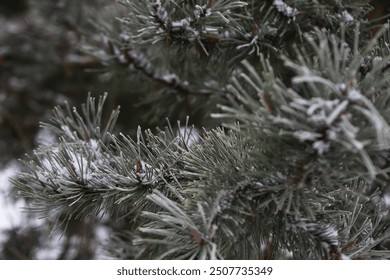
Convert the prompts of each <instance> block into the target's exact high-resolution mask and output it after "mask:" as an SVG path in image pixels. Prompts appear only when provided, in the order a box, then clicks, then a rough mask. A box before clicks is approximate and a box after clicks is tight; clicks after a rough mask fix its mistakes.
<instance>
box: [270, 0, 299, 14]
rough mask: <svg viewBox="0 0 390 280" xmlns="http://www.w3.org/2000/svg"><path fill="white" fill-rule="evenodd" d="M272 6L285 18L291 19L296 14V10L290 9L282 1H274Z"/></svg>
mask: <svg viewBox="0 0 390 280" xmlns="http://www.w3.org/2000/svg"><path fill="white" fill-rule="evenodd" d="M273 6H274V7H275V8H276V9H277V10H278V11H279V12H281V13H283V14H284V15H285V16H287V17H290V18H293V17H295V16H296V15H297V14H298V10H297V9H296V8H293V7H290V6H289V5H287V4H286V3H285V2H284V1H283V0H274V2H273Z"/></svg>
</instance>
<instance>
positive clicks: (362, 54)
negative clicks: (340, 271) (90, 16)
mask: <svg viewBox="0 0 390 280" xmlns="http://www.w3.org/2000/svg"><path fill="white" fill-rule="evenodd" d="M370 2H371V1H368V0H348V1H325V0H317V1H303V0H294V1H289V0H285V1H282V0H263V1H251V0H247V1H228V0H207V1H205V0H194V1H188V0H185V1H184V0H161V1H160V0H142V1H126V2H122V3H121V8H118V9H117V10H116V11H115V13H117V16H118V19H119V22H118V24H105V23H104V22H100V23H97V24H96V26H97V27H98V28H100V30H101V32H102V33H103V34H105V35H104V37H103V38H104V40H103V41H102V44H101V45H100V46H98V47H97V46H96V45H95V46H94V45H91V44H85V46H84V50H85V51H87V52H88V53H90V54H91V55H94V56H95V57H96V59H98V60H99V61H100V62H101V63H102V65H104V67H105V68H104V70H105V74H104V75H106V77H114V76H118V75H123V76H125V75H126V79H130V80H131V81H132V83H133V84H132V87H131V88H129V92H132V93H134V92H140V95H141V96H140V97H139V98H140V99H139V101H140V102H141V103H139V104H140V105H139V107H138V111H134V112H133V113H134V118H135V119H139V120H140V121H139V122H140V123H148V124H149V125H152V124H159V125H160V127H163V126H164V124H163V122H162V121H161V120H162V119H165V118H168V119H169V120H170V121H167V122H166V123H165V128H162V129H158V128H157V129H154V128H153V127H151V129H148V128H146V129H145V128H141V127H138V128H137V129H136V130H135V132H134V133H133V132H129V135H126V134H127V133H126V132H120V131H119V130H118V129H117V128H116V127H115V123H116V120H117V118H118V116H119V108H118V109H116V110H113V111H112V112H110V113H111V115H110V116H109V117H107V118H106V117H104V116H105V113H104V111H105V108H104V102H105V100H106V98H107V95H103V96H101V97H100V98H99V99H98V100H97V99H96V98H93V97H89V98H88V100H87V101H86V103H85V104H83V105H82V106H81V108H71V106H70V105H68V104H66V105H65V106H64V107H61V106H59V107H56V108H55V109H54V111H53V116H52V118H51V120H50V121H49V122H48V123H43V124H42V125H43V126H44V127H46V128H48V129H50V130H51V131H52V132H53V133H55V135H56V136H57V137H58V142H57V143H54V144H48V145H41V146H40V147H38V148H37V149H36V150H35V151H34V153H33V154H32V155H31V156H30V157H29V158H27V159H26V160H25V161H24V163H25V165H26V167H28V169H29V171H28V172H24V173H20V174H19V175H18V176H17V177H16V178H14V179H13V184H14V186H15V187H16V188H17V189H18V192H19V194H20V195H21V196H23V197H24V198H26V199H27V200H28V201H30V202H31V210H32V211H37V212H42V213H44V214H45V215H55V216H56V217H58V224H57V225H56V228H60V226H62V225H65V226H66V225H67V224H68V223H71V222H72V223H74V221H78V220H80V221H83V220H99V218H101V217H105V218H107V217H109V219H110V220H113V221H116V220H124V221H126V224H125V226H124V228H125V230H118V232H117V233H116V234H115V235H114V236H113V238H112V240H110V242H109V243H108V244H105V245H104V248H105V250H106V252H107V254H109V255H111V256H114V257H117V258H126V259H285V258H290V259H347V258H349V259H388V258H390V251H389V250H390V248H389V237H390V227H389V225H390V218H389V215H388V211H389V206H390V203H389V194H388V192H389V186H388V180H389V178H388V177H389V167H388V162H389V159H388V155H389V152H390V149H389V148H390V126H389V121H390V120H389V119H388V118H389V117H388V116H389V113H388V108H387V105H388V104H387V103H388V102H389V101H388V99H389V96H387V94H390V87H389V85H390V84H389V82H390V81H389V78H388V74H389V61H390V56H389V54H390V48H389V38H390V32H389V28H388V25H387V23H384V22H382V21H381V20H383V18H380V17H378V16H375V17H373V16H372V15H373V12H372V6H371V4H373V3H370ZM374 12H377V11H376V10H375V11H374ZM143 112H145V113H143ZM186 116H189V118H186ZM172 119H173V120H175V119H176V120H180V121H179V122H178V124H177V126H176V125H173V124H171V122H172ZM146 120H147V121H146ZM132 122H133V120H132ZM121 229H123V228H122V227H121ZM61 230H66V227H65V228H61Z"/></svg>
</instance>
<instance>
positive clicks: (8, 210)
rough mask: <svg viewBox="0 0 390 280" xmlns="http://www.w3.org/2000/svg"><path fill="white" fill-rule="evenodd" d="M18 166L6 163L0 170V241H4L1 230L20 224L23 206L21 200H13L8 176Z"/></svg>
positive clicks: (14, 172) (13, 173) (11, 174)
mask: <svg viewBox="0 0 390 280" xmlns="http://www.w3.org/2000/svg"><path fill="white" fill-rule="evenodd" d="M17 171H18V166H17V164H16V163H11V164H9V165H7V166H6V167H5V168H4V169H3V170H0V243H2V242H3V241H4V235H3V231H4V230H6V229H10V228H13V227H15V226H18V225H20V224H21V222H22V220H23V216H22V215H23V213H22V210H21V207H23V206H25V205H24V203H23V201H22V200H20V199H18V200H14V199H13V198H12V197H10V196H11V192H10V189H11V184H10V182H9V178H10V177H11V176H13V175H15V174H16V172H17Z"/></svg>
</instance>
